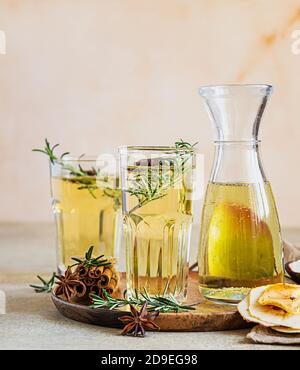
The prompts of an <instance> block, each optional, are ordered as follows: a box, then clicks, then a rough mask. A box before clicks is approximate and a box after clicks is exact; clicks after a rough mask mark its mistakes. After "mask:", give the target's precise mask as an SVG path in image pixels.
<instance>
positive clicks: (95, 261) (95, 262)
mask: <svg viewBox="0 0 300 370" xmlns="http://www.w3.org/2000/svg"><path fill="white" fill-rule="evenodd" d="M93 249H94V247H93V246H91V247H90V248H89V250H88V251H87V252H86V253H85V258H83V259H80V258H76V257H72V260H73V261H75V262H76V263H74V264H73V265H72V266H71V267H73V266H77V265H83V266H85V267H88V268H89V267H98V266H111V262H109V261H108V260H107V259H105V258H104V259H103V257H104V255H101V256H98V257H95V258H94V257H92V254H93Z"/></svg>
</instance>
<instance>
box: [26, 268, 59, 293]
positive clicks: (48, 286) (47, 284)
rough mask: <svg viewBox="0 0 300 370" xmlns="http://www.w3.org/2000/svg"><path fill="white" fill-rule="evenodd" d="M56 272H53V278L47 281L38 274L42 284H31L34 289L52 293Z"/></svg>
mask: <svg viewBox="0 0 300 370" xmlns="http://www.w3.org/2000/svg"><path fill="white" fill-rule="evenodd" d="M55 277H56V274H55V272H53V274H52V276H51V278H50V279H49V280H48V281H46V280H45V279H44V278H42V277H41V276H39V275H37V278H38V279H39V280H40V281H41V283H42V285H29V286H30V287H31V288H33V289H34V291H35V292H36V293H50V292H51V291H52V288H53V285H54V284H55Z"/></svg>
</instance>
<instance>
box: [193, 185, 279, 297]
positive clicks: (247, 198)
mask: <svg viewBox="0 0 300 370" xmlns="http://www.w3.org/2000/svg"><path fill="white" fill-rule="evenodd" d="M201 227H202V229H201V237H200V248H199V261H198V264H199V285H200V290H201V292H202V293H203V294H204V296H205V297H207V298H210V299H214V300H221V301H228V302H238V301H240V300H241V299H242V298H243V297H244V296H245V295H246V294H247V292H248V291H249V288H252V287H255V286H260V285H265V284H272V283H276V282H282V281H283V275H284V273H283V265H282V242H281V235H280V226H279V222H278V216H277V211H276V207H275V203H274V198H273V194H272V190H271V187H270V184H269V183H268V182H263V183H257V184H244V183H233V184H230V183H229V184H225V183H209V185H208V188H207V193H206V199H205V204H204V208H203V213H202V226H201Z"/></svg>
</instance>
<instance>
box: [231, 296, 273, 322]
mask: <svg viewBox="0 0 300 370" xmlns="http://www.w3.org/2000/svg"><path fill="white" fill-rule="evenodd" d="M237 308H238V311H239V313H240V315H241V316H242V318H243V319H244V320H246V321H250V322H255V323H256V324H261V325H263V326H272V324H270V323H268V322H266V321H262V320H259V319H257V318H255V317H253V316H251V314H250V312H249V296H247V297H246V298H245V299H244V300H242V301H241V302H240V303H239V304H238V306H237Z"/></svg>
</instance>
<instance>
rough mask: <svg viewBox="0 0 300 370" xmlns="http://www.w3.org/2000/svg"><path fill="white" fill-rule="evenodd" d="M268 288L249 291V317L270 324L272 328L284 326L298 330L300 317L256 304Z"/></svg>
mask: <svg viewBox="0 0 300 370" xmlns="http://www.w3.org/2000/svg"><path fill="white" fill-rule="evenodd" d="M268 286H269V285H267V286H262V287H259V288H255V289H252V290H251V292H250V295H249V312H250V315H251V316H252V317H254V318H256V319H258V320H261V321H264V322H267V323H269V324H272V326H286V327H289V328H292V329H300V315H292V314H289V313H287V312H285V311H283V310H282V309H280V308H277V307H273V306H262V305H260V304H259V303H258V300H259V297H260V296H261V295H262V293H263V292H264V290H265V289H266V288H267V287H268Z"/></svg>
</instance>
